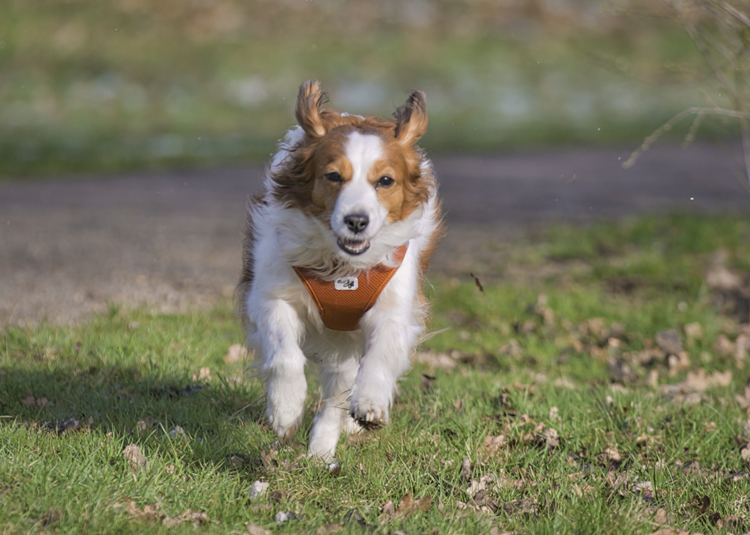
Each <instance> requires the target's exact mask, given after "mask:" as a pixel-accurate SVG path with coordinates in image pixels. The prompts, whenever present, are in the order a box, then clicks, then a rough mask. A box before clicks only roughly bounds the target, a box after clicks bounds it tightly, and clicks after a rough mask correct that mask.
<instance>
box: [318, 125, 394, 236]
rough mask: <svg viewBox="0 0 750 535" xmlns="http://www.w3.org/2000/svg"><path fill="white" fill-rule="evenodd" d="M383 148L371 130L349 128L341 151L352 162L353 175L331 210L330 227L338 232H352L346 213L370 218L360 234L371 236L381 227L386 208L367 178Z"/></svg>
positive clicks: (348, 234) (346, 233)
mask: <svg viewBox="0 0 750 535" xmlns="http://www.w3.org/2000/svg"><path fill="white" fill-rule="evenodd" d="M384 154H385V152H384V150H383V141H382V140H381V139H380V137H378V136H376V135H372V134H368V135H363V134H360V133H359V132H352V133H351V134H349V138H348V139H347V140H346V143H345V145H344V155H345V156H346V158H347V159H348V160H349V163H350V164H351V166H352V179H351V180H350V181H349V182H347V183H346V184H345V185H344V187H343V189H342V190H341V192H340V193H339V198H338V200H337V201H336V207H335V208H334V210H333V214H331V228H332V229H333V231H334V232H335V233H336V234H338V235H339V236H352V232H351V231H350V230H348V229H347V226H346V222H345V219H344V218H346V216H348V215H353V214H357V215H365V216H367V217H368V219H369V224H368V225H367V228H366V229H365V231H363V232H362V233H359V234H358V236H359V237H363V238H367V239H369V238H370V237H372V236H374V235H375V234H377V232H378V231H379V230H380V227H381V226H382V225H383V221H385V217H386V215H388V211H387V210H386V209H385V207H384V206H383V205H382V204H380V201H379V200H378V194H377V192H376V191H375V187H374V186H373V185H372V184H370V183H369V182H368V181H367V174H368V173H369V172H370V169H371V168H372V166H373V164H375V162H377V161H378V160H381V159H382V158H383V156H384Z"/></svg>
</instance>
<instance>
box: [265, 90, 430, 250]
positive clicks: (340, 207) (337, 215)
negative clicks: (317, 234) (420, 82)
mask: <svg viewBox="0 0 750 535" xmlns="http://www.w3.org/2000/svg"><path fill="white" fill-rule="evenodd" d="M324 100H325V95H324V94H323V92H322V91H321V89H320V85H319V83H318V82H313V81H307V82H305V83H304V84H302V86H301V87H300V90H299V95H298V97H297V104H296V108H295V115H296V118H297V123H298V124H299V127H300V129H301V130H302V132H304V136H303V137H302V138H301V139H300V140H299V141H298V142H297V143H295V144H294V146H293V147H290V149H291V150H290V151H289V155H288V158H287V161H286V163H285V165H284V166H283V168H281V169H279V172H277V173H274V174H275V175H276V176H274V177H273V178H274V181H275V182H276V184H277V188H276V193H275V195H276V198H277V200H279V201H281V202H283V203H285V204H287V205H290V206H294V207H295V208H298V209H299V210H301V211H302V212H304V213H305V214H307V215H310V216H313V217H315V218H317V219H318V220H319V221H321V222H324V223H325V224H326V227H327V228H328V229H330V232H331V234H332V236H331V237H332V238H333V240H335V243H336V245H337V247H338V250H339V251H338V256H339V257H342V258H344V259H353V258H354V257H360V256H364V255H365V253H366V252H367V251H368V250H370V248H371V246H374V245H376V244H377V242H378V240H379V239H380V237H382V236H384V235H385V234H387V232H384V231H385V229H387V228H388V227H389V226H391V225H394V224H396V223H399V222H401V221H405V220H407V219H408V218H409V216H410V215H412V214H413V213H414V212H415V210H417V209H418V208H419V207H420V206H421V205H422V204H423V203H424V202H425V201H426V200H427V197H428V196H429V189H428V188H429V185H430V184H428V183H427V182H428V178H429V179H431V174H430V176H429V177H428V178H425V177H423V174H424V169H423V168H422V161H423V158H424V157H423V154H422V152H421V150H420V149H419V148H418V147H417V146H416V145H415V144H416V142H417V141H418V140H419V138H421V137H422V135H423V134H424V133H425V130H426V129H427V111H426V106H425V96H424V93H422V92H421V91H414V92H413V93H412V94H411V95H410V96H409V98H408V99H407V101H406V103H405V104H404V105H403V106H400V107H399V108H398V109H397V110H396V112H395V113H394V118H393V119H392V120H390V121H386V120H382V119H378V118H376V117H371V116H367V117H361V116H358V115H348V114H346V113H339V112H336V111H334V110H330V109H325V110H324V109H321V106H322V104H323V103H324ZM382 239H385V238H382Z"/></svg>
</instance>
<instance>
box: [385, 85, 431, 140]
mask: <svg viewBox="0 0 750 535" xmlns="http://www.w3.org/2000/svg"><path fill="white" fill-rule="evenodd" d="M393 116H394V117H395V118H396V139H397V140H399V141H400V142H401V143H402V144H404V145H413V144H414V143H416V142H417V141H418V140H419V138H421V137H422V136H423V135H424V133H425V132H426V131H427V102H426V100H425V96H424V93H423V92H422V91H413V92H412V94H411V95H409V98H408V99H406V103H405V104H404V105H403V106H399V108H398V109H397V110H396V113H394V114H393Z"/></svg>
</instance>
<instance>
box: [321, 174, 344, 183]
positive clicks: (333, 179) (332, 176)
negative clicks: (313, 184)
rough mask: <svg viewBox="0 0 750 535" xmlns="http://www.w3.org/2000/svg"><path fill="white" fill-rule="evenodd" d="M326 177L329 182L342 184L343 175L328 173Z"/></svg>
mask: <svg viewBox="0 0 750 535" xmlns="http://www.w3.org/2000/svg"><path fill="white" fill-rule="evenodd" d="M324 176H325V177H326V180H327V181H329V182H335V183H337V184H338V183H340V182H341V175H340V174H338V173H326V174H325V175H324Z"/></svg>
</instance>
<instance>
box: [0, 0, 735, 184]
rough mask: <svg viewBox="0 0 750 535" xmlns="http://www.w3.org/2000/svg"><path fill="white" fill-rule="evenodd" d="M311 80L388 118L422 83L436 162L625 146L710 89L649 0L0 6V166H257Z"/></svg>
mask: <svg viewBox="0 0 750 535" xmlns="http://www.w3.org/2000/svg"><path fill="white" fill-rule="evenodd" d="M307 78H317V79H320V80H321V82H322V83H323V86H324V88H325V89H326V90H327V92H328V93H329V95H330V100H331V105H332V106H334V107H337V108H339V109H343V110H347V111H350V112H366V113H375V114H378V115H381V116H385V117H387V116H389V115H390V114H391V113H392V112H393V110H394V109H395V108H396V107H397V106H398V105H399V104H401V103H402V102H403V100H404V99H405V97H406V95H407V94H408V90H410V89H422V90H424V91H426V93H427V96H428V107H429V112H430V119H431V125H430V130H429V133H428V135H427V136H426V137H425V139H424V141H423V142H422V145H423V146H425V147H426V148H427V149H428V150H429V151H430V152H431V154H433V155H434V154H436V153H442V152H446V151H448V152H451V153H454V154H455V153H482V152H493V153H498V152H505V151H511V150H517V149H519V148H540V147H559V146H581V145H586V146H618V147H632V148H634V147H636V146H637V145H638V144H639V143H640V141H641V140H642V139H643V138H644V137H645V136H647V135H648V134H650V133H651V132H652V131H654V130H655V129H656V128H658V127H659V125H661V124H662V123H663V122H664V121H666V120H667V119H669V118H670V117H671V116H673V115H674V114H675V113H677V112H679V111H681V110H683V109H684V108H686V107H688V106H695V105H705V104H706V97H702V96H701V95H702V93H703V94H704V95H709V94H710V95H712V96H711V98H712V99H713V101H715V102H719V103H721V99H722V98H723V97H722V95H721V91H717V90H716V86H717V83H716V81H715V78H714V76H713V75H712V73H711V70H710V69H709V68H707V66H706V64H705V62H704V60H703V58H702V57H701V55H700V54H699V52H698V51H697V50H696V47H695V45H694V44H693V42H692V40H691V39H690V36H689V35H688V33H687V32H686V31H685V28H684V27H683V24H682V23H681V22H680V21H679V20H678V18H677V17H676V16H675V12H674V10H673V9H671V8H670V6H669V5H668V4H667V3H665V2H654V1H653V0H613V1H596V0H467V1H460V2H459V1H455V0H381V1H378V2H364V1H360V2H353V1H346V0H312V1H305V0H179V1H177V0H160V1H158V2H151V1H148V0H102V1H97V2H91V1H89V0H4V1H3V2H0V176H5V177H20V176H30V175H36V176H38V175H48V174H77V173H81V172H117V171H122V170H125V169H146V168H168V169H174V168H185V167H205V166H217V165H221V166H234V165H242V164H257V163H260V162H262V161H265V160H266V159H267V158H268V156H269V154H270V153H271V152H272V151H273V150H274V146H275V143H276V141H277V139H278V137H280V136H281V135H282V134H283V132H284V131H285V129H286V128H287V127H288V126H289V125H290V124H292V121H293V115H292V106H293V103H294V98H295V96H296V92H297V88H298V86H299V84H300V82H302V81H303V80H305V79H307ZM689 126H690V121H689V120H688V121H687V122H686V124H685V125H684V128H683V129H676V130H677V131H676V132H675V133H674V134H673V135H674V136H675V139H678V138H680V139H681V138H683V137H684V136H685V133H686V131H687V130H688V128H689ZM733 134H736V126H735V123H733V122H727V121H721V120H714V121H707V124H705V125H703V127H702V129H701V132H700V136H702V138H703V139H716V138H719V139H724V138H728V137H729V136H731V135H733Z"/></svg>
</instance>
